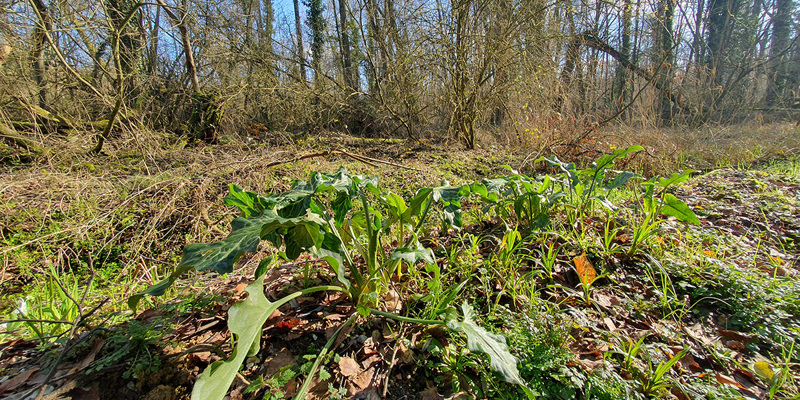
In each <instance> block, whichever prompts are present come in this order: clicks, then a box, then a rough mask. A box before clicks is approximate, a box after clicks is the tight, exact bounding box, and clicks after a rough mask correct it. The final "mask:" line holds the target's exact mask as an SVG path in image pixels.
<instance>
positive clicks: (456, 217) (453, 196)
mask: <svg viewBox="0 0 800 400" xmlns="http://www.w3.org/2000/svg"><path fill="white" fill-rule="evenodd" d="M432 189H433V191H432V192H431V201H433V202H435V203H442V211H443V218H444V220H445V222H446V223H447V224H448V225H449V226H451V227H454V228H461V226H462V222H461V197H462V196H466V195H468V194H469V190H470V189H469V186H466V185H465V186H450V184H448V183H447V181H443V182H442V186H438V187H435V188H432Z"/></svg>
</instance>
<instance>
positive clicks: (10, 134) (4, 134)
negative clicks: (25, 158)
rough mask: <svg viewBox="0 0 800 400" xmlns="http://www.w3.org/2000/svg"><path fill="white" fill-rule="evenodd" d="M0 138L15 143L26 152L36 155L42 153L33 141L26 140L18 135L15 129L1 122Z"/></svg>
mask: <svg viewBox="0 0 800 400" xmlns="http://www.w3.org/2000/svg"><path fill="white" fill-rule="evenodd" d="M0 138H1V139H3V140H5V141H8V142H11V143H13V144H14V145H16V146H17V147H24V148H25V149H26V150H28V151H30V152H34V153H41V149H39V146H37V145H36V144H35V143H33V142H32V141H30V140H28V139H25V138H24V137H22V136H21V135H19V134H18V133H17V131H16V130H14V128H12V127H10V126H8V125H6V124H4V123H2V122H0Z"/></svg>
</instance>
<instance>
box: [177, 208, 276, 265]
mask: <svg viewBox="0 0 800 400" xmlns="http://www.w3.org/2000/svg"><path fill="white" fill-rule="evenodd" d="M272 221H273V219H271V218H250V219H248V218H241V217H239V218H236V219H234V220H233V222H231V228H232V229H231V234H230V235H228V237H227V238H225V239H223V240H221V241H219V242H214V243H210V244H202V243H194V244H190V245H188V246H186V247H184V248H183V259H182V260H181V264H180V266H181V267H194V268H195V269H196V270H198V271H204V270H209V269H210V270H214V271H216V272H218V273H220V274H227V273H229V272H231V270H232V268H233V263H235V262H236V260H237V259H239V256H241V255H242V253H244V252H255V251H256V250H258V244H259V242H261V235H260V233H261V228H262V227H263V226H264V225H266V224H268V223H270V222H272Z"/></svg>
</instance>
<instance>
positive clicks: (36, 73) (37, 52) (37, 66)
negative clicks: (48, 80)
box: [30, 0, 53, 109]
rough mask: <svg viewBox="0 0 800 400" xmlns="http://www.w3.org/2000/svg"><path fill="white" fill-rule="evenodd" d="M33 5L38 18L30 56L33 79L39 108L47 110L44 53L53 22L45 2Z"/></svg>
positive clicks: (35, 0)
mask: <svg viewBox="0 0 800 400" xmlns="http://www.w3.org/2000/svg"><path fill="white" fill-rule="evenodd" d="M31 4H33V7H34V11H35V12H36V14H37V17H38V18H37V19H36V25H35V26H34V28H33V40H32V42H33V43H32V50H31V56H30V62H31V71H33V79H34V81H35V82H36V91H37V97H38V102H39V107H41V108H44V109H47V91H46V89H45V87H44V86H45V77H44V72H45V61H44V51H45V48H46V46H47V32H52V31H53V20H52V18H51V17H50V11H49V10H48V9H47V6H46V5H45V4H44V1H43V0H31Z"/></svg>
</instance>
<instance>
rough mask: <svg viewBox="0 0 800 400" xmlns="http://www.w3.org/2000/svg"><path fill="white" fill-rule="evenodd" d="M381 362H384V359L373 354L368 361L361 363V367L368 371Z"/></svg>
mask: <svg viewBox="0 0 800 400" xmlns="http://www.w3.org/2000/svg"><path fill="white" fill-rule="evenodd" d="M381 360H383V358H382V357H381V356H379V355H377V354H373V355H371V356H369V357H367V359H365V360H364V361H361V366H362V367H363V368H364V369H368V368H369V367H371V366H373V365H375V364H376V363H379V362H380V361H381Z"/></svg>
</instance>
